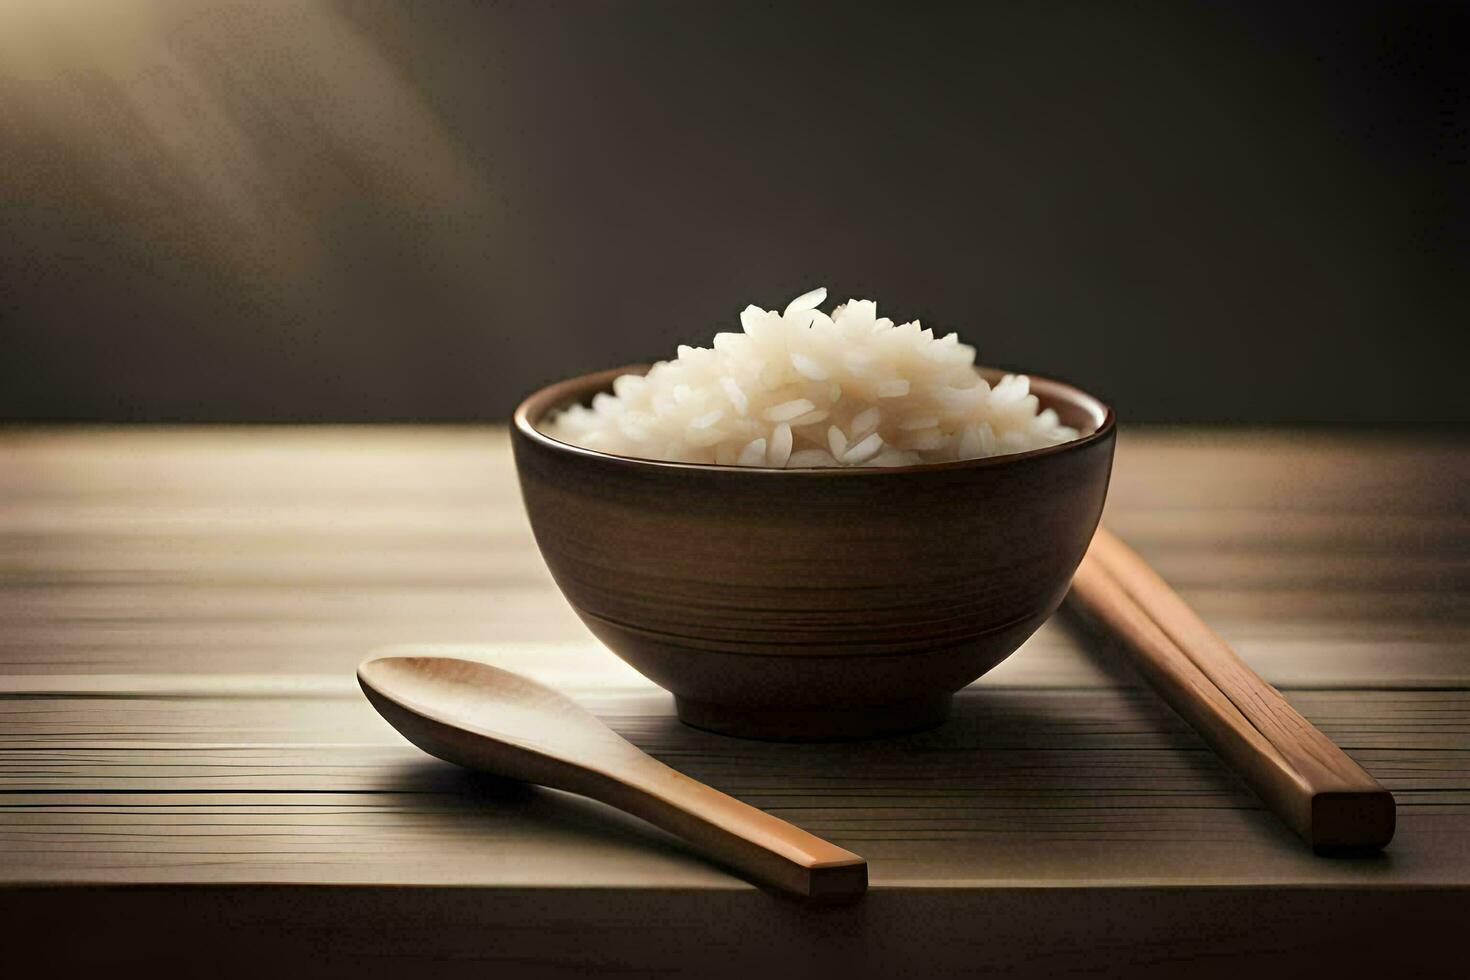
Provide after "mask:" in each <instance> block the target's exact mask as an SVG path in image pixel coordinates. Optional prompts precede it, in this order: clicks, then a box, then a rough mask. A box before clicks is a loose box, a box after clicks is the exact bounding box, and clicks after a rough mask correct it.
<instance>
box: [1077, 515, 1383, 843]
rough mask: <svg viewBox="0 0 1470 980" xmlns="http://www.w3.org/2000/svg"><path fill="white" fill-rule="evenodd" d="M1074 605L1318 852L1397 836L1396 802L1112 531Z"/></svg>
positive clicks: (1086, 571) (1080, 575) (1097, 549)
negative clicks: (1114, 641) (1115, 642)
mask: <svg viewBox="0 0 1470 980" xmlns="http://www.w3.org/2000/svg"><path fill="white" fill-rule="evenodd" d="M1069 600H1070V601H1071V602H1072V603H1073V604H1074V605H1075V606H1077V607H1078V608H1080V609H1081V611H1082V612H1083V613H1084V614H1085V615H1086V616H1087V617H1088V618H1090V619H1092V620H1093V621H1095V622H1097V623H1098V624H1100V625H1101V626H1102V627H1104V628H1105V629H1106V630H1107V631H1108V632H1110V633H1111V634H1113V635H1114V636H1115V637H1116V638H1117V639H1118V640H1120V641H1121V644H1120V646H1121V648H1122V649H1123V650H1124V651H1125V652H1126V653H1127V654H1129V656H1130V659H1131V660H1132V662H1133V664H1134V666H1135V667H1136V668H1138V670H1139V672H1140V673H1141V674H1142V675H1143V677H1144V679H1145V680H1147V681H1148V682H1149V684H1150V685H1151V686H1152V687H1153V688H1154V689H1155V690H1156V691H1157V692H1158V693H1159V695H1160V696H1161V697H1162V698H1163V699H1164V701H1165V702H1167V703H1168V705H1169V706H1170V707H1171V708H1173V709H1174V710H1175V711H1176V712H1177V713H1178V714H1179V715H1180V716H1181V717H1182V718H1184V720H1185V721H1187V722H1189V724H1190V725H1191V726H1192V727H1193V728H1194V729H1195V731H1197V732H1199V734H1200V735H1201V736H1202V737H1203V738H1204V739H1205V741H1206V742H1208V743H1209V744H1210V745H1211V747H1212V748H1214V750H1215V751H1216V753H1218V754H1219V755H1220V757H1221V758H1222V759H1223V760H1224V761H1225V762H1226V763H1227V764H1228V765H1230V766H1231V767H1232V768H1233V769H1234V770H1235V771H1236V772H1237V773H1239V774H1240V776H1241V777H1242V778H1243V779H1245V781H1246V782H1247V783H1248V784H1249V785H1250V787H1251V789H1253V790H1254V791H1255V792H1256V795H1257V796H1259V797H1260V798H1261V800H1262V801H1263V802H1265V803H1266V805H1267V806H1269V807H1270V808H1271V809H1272V810H1274V811H1276V813H1277V815H1279V816H1280V817H1281V819H1282V820H1284V821H1286V823H1287V825H1288V826H1290V827H1291V828H1292V829H1293V830H1295V831H1296V832H1297V833H1298V834H1299V835H1301V837H1302V838H1303V839H1304V840H1306V841H1307V843H1308V844H1310V845H1311V846H1312V848H1313V850H1316V851H1318V852H1323V853H1327V852H1338V851H1371V850H1377V849H1379V848H1382V847H1383V846H1384V845H1386V844H1387V843H1388V842H1389V840H1390V839H1392V837H1393V830H1394V801H1393V796H1392V794H1390V793H1389V792H1388V791H1387V790H1386V789H1384V788H1383V787H1382V786H1381V785H1379V783H1378V782H1377V780H1375V779H1374V778H1373V777H1372V776H1370V775H1368V773H1366V772H1364V771H1363V768H1362V767H1361V766H1359V765H1358V764H1357V763H1356V762H1354V761H1353V760H1352V759H1350V758H1348V756H1347V755H1346V754H1345V753H1344V752H1343V751H1342V749H1340V748H1338V747H1337V746H1336V745H1335V744H1334V743H1333V742H1332V740H1331V739H1329V738H1328V737H1327V736H1326V735H1324V734H1322V732H1321V731H1319V730H1318V729H1317V728H1316V727H1315V726H1313V725H1312V723H1311V722H1309V721H1307V719H1305V718H1303V717H1302V716H1301V714H1299V713H1298V712H1297V710H1296V709H1295V708H1293V707H1292V706H1291V705H1290V704H1289V703H1288V702H1287V701H1286V699H1285V698H1284V697H1282V696H1281V692H1280V691H1278V690H1276V689H1275V688H1274V687H1272V686H1271V685H1270V684H1267V683H1266V682H1265V681H1264V680H1262V679H1261V677H1260V675H1259V674H1257V673H1256V672H1255V671H1253V670H1251V669H1250V667H1248V666H1247V665H1246V664H1245V662H1244V661H1243V660H1241V659H1240V657H1239V656H1237V655H1236V653H1235V651H1234V650H1231V649H1230V647H1229V646H1228V645H1227V644H1226V643H1225V641H1224V640H1222V639H1221V638H1220V637H1219V635H1218V634H1216V633H1215V632H1214V631H1213V630H1211V629H1210V628H1209V626H1207V625H1206V624H1205V622H1204V621H1203V620H1202V619H1200V618H1199V616H1198V615H1197V614H1196V613H1195V612H1194V610H1193V609H1191V608H1190V607H1189V606H1188V604H1186V603H1185V601H1184V600H1183V599H1181V598H1180V597H1179V594H1178V593H1176V592H1175V591H1174V590H1173V589H1171V588H1170V587H1169V585H1168V583H1166V582H1165V581H1164V580H1163V579H1162V578H1160V577H1159V575H1158V574H1157V573H1156V572H1155V571H1154V570H1153V569H1152V568H1150V567H1149V566H1148V564H1147V563H1146V562H1145V561H1144V560H1143V559H1142V558H1140V557H1139V556H1138V555H1137V554H1136V553H1135V552H1134V551H1133V550H1132V549H1131V548H1129V547H1128V546H1127V545H1125V544H1124V543H1123V542H1122V541H1120V540H1118V538H1116V537H1115V536H1114V535H1113V534H1111V533H1110V532H1109V531H1107V530H1106V529H1105V528H1098V531H1097V534H1096V536H1094V538H1093V541H1092V547H1091V548H1089V549H1088V552H1087V555H1086V556H1085V557H1084V558H1083V560H1082V565H1081V567H1079V568H1078V570H1077V574H1076V576H1075V577H1074V578H1073V580H1072V591H1071V593H1070V595H1069Z"/></svg>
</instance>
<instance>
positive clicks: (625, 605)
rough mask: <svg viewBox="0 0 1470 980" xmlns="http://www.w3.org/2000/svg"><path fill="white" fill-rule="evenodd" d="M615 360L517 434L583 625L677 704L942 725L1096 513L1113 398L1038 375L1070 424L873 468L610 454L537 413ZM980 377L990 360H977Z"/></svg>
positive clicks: (811, 723) (552, 553) (544, 541)
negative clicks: (1069, 432)
mask: <svg viewBox="0 0 1470 980" xmlns="http://www.w3.org/2000/svg"><path fill="white" fill-rule="evenodd" d="M643 370H646V367H644V366H633V367H627V368H618V369H615V370H612V371H603V372H600V373H598V374H590V375H586V376H584V377H580V378H573V379H571V380H569V381H563V382H561V383H559V384H554V385H551V386H550V387H547V388H544V389H542V390H541V391H538V392H536V393H535V394H533V395H531V396H530V397H529V398H527V399H526V400H525V401H524V402H522V403H521V405H520V407H519V408H518V409H517V410H516V413H515V420H514V422H515V424H514V426H513V427H512V430H511V440H512V446H513V448H514V451H515V459H516V468H517V471H518V473H519V476H520V483H521V494H522V497H523V498H524V500H525V505H526V512H527V514H528V515H529V517H530V521H531V528H532V530H533V531H534V532H535V535H536V541H537V544H538V545H539V546H540V549H541V554H542V557H543V558H545V560H546V564H547V567H548V568H550V570H551V574H552V577H553V578H554V579H555V580H556V583H557V585H558V586H559V587H560V588H561V590H562V593H563V594H564V595H565V596H566V598H567V600H568V601H569V602H570V603H571V605H572V608H573V609H575V610H576V611H577V614H578V615H579V616H581V618H582V620H583V622H585V623H586V624H587V626H588V628H589V629H590V630H591V631H592V632H593V633H594V634H595V635H596V636H597V637H598V639H600V640H602V642H603V643H605V644H606V645H607V646H608V647H609V648H611V649H612V650H613V652H614V653H616V654H617V655H618V656H620V657H622V658H623V659H624V660H626V661H627V662H628V663H629V664H631V665H632V666H633V667H635V668H636V669H638V670H639V671H641V672H642V673H643V674H644V675H645V676H647V677H648V678H650V679H651V680H653V681H654V682H655V683H657V684H659V685H660V686H662V687H664V688H666V689H667V690H669V691H672V692H673V694H674V696H675V702H676V705H677V708H678V712H679V717H680V718H682V719H683V720H684V721H685V722H687V723H689V724H692V725H696V726H698V727H701V728H708V729H711V730H713V731H718V732H723V733H726V734H731V735H743V736H750V737H760V738H798V739H799V738H812V739H819V738H849V737H857V736H868V735H880V734H886V733H891V732H898V731H906V730H913V729H917V728H924V727H928V726H932V725H936V724H938V723H940V722H941V721H943V720H944V718H945V716H946V714H947V712H948V708H949V702H950V696H951V694H952V693H953V692H954V691H957V690H959V689H960V688H962V687H964V686H965V685H966V684H968V683H970V682H971V681H973V680H974V679H975V678H977V677H979V676H980V675H981V674H983V673H985V672H986V671H987V670H989V669H990V668H991V667H993V666H995V665H996V664H997V663H999V662H1000V661H1001V660H1003V659H1005V658H1006V657H1007V656H1009V655H1010V654H1011V652H1012V651H1014V650H1015V649H1016V648H1017V647H1018V646H1020V645H1021V643H1022V642H1023V641H1025V639H1026V638H1027V637H1028V636H1030V635H1031V634H1032V633H1033V632H1034V631H1035V630H1036V628H1037V627H1039V626H1040V625H1041V624H1042V623H1043V622H1044V621H1045V620H1046V618H1047V617H1048V616H1050V615H1051V613H1052V612H1053V611H1054V610H1055V609H1056V607H1057V606H1058V604H1060V603H1061V601H1062V598H1063V596H1064V595H1065V594H1066V591H1067V586H1068V584H1069V583H1070V581H1071V579H1072V573H1073V572H1075V571H1076V569H1077V565H1078V563H1079V562H1080V561H1081V560H1082V555H1083V553H1084V552H1085V551H1086V550H1087V545H1088V543H1089V541H1091V539H1092V534H1093V531H1094V530H1095V529H1096V528H1097V523H1098V519H1099V517H1100V516H1101V514H1102V507H1103V499H1104V497H1105V496H1106V493H1107V486H1108V477H1109V475H1110V473H1111V470H1112V460H1113V444H1114V441H1115V429H1114V424H1113V413H1112V412H1111V410H1109V409H1108V408H1107V406H1105V405H1103V404H1102V403H1101V402H1099V401H1098V400H1097V399H1095V398H1093V397H1091V396H1090V395H1087V394H1086V393H1084V392H1082V391H1080V390H1078V389H1076V388H1074V387H1072V386H1070V385H1066V384H1062V383H1061V382H1057V381H1049V380H1047V379H1045V378H1038V377H1035V376H1032V379H1031V388H1032V391H1033V392H1034V393H1035V394H1036V395H1037V397H1038V399H1039V400H1040V402H1041V405H1042V407H1044V408H1052V409H1055V410H1056V412H1057V414H1058V416H1059V417H1060V418H1061V421H1062V422H1063V423H1064V424H1066V425H1070V426H1072V427H1073V428H1076V429H1077V430H1078V431H1079V432H1080V433H1081V435H1080V436H1079V438H1077V439H1074V440H1072V441H1070V442H1066V443H1062V444H1061V445H1057V446H1052V447H1049V448H1046V449H1038V450H1033V451H1031V452H1024V453H1014V454H1011V455H1006V456H992V457H988V458H985V459H975V460H967V461H964V462H957V463H934V464H927V465H921V466H906V467H895V468H891V469H879V468H872V467H850V468H839V467H832V468H825V469H805V470H787V469H767V468H760V467H743V466H713V465H698V464H690V463H671V462H664V461H659V460H648V459H635V458H630V457H625V456H613V455H610V454H607V453H601V452H597V451H595V450H590V449H584V448H581V447H579V446H573V445H569V444H567V443H564V442H560V441H558V440H556V439H553V438H551V437H550V436H548V435H546V434H545V433H544V432H542V431H541V430H540V428H538V426H539V424H540V423H541V421H542V420H543V419H545V418H546V417H547V416H548V415H549V414H550V413H552V412H554V411H555V410H557V409H559V408H563V407H566V406H567V405H570V404H572V403H577V402H580V403H585V402H588V401H589V400H590V399H591V398H592V396H593V395H595V394H596V393H598V392H600V391H605V390H608V389H609V388H610V387H611V385H612V382H613V379H614V378H616V377H617V376H618V375H620V374H625V373H640V372H641V371H643ZM977 370H978V371H979V372H980V374H981V376H982V377H985V378H986V379H987V380H989V381H991V382H992V383H994V382H996V381H998V380H999V379H1000V377H1001V375H1002V373H1003V372H1001V371H998V370H995V369H990V368H979V369H977Z"/></svg>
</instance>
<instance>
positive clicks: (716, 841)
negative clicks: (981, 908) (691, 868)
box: [357, 656, 868, 902]
mask: <svg viewBox="0 0 1470 980" xmlns="http://www.w3.org/2000/svg"><path fill="white" fill-rule="evenodd" d="M357 680H358V683H359V684H360V685H361V686H362V691H363V694H365V695H367V699H368V701H369V702H371V703H372V706H373V707H374V708H376V709H377V711H378V714H380V715H382V716H383V718H384V720H385V721H387V722H388V723H389V724H391V725H392V726H393V727H394V728H396V729H397V730H398V731H399V733H400V734H402V735H403V736H404V737H405V738H407V739H408V740H409V741H410V742H412V743H413V744H414V745H417V746H418V747H419V748H421V749H423V750H424V751H425V752H428V753H429V754H430V755H433V756H436V757H438V758H440V759H443V760H445V761H446V762H453V763H455V764H456V765H460V766H464V767H465V768H467V769H471V770H474V771H476V772H483V773H488V774H490V775H493V776H499V777H502V778H506V779H512V780H517V781H520V782H523V783H529V784H531V785H534V786H546V787H549V788H552V789H559V790H564V791H566V792H569V793H576V794H577V795H579V796H585V797H587V798H588V799H593V800H597V801H599V802H601V803H606V804H607V805H608V806H611V807H613V808H615V809H618V810H622V811H624V812H626V813H630V814H632V815H634V816H637V817H641V818H642V819H644V820H647V821H648V822H649V823H651V824H653V825H654V826H655V827H660V828H662V829H664V830H667V831H668V832H669V833H671V834H675V835H677V836H679V837H681V838H683V839H684V840H686V841H688V842H690V843H691V844H693V845H694V846H695V847H696V848H698V849H700V850H701V851H703V852H704V853H705V854H707V855H710V856H711V857H713V858H714V859H715V860H717V861H719V862H721V863H723V864H726V865H728V866H730V867H732V868H734V869H736V870H738V871H739V872H741V873H743V874H745V875H747V876H749V877H750V878H751V879H753V880H754V881H757V882H760V883H763V884H767V885H771V886H773V887H776V888H779V889H781V890H783V891H785V892H786V893H788V894H791V895H796V896H799V897H801V898H805V899H809V900H812V901H822V902H843V901H853V900H856V899H857V898H859V897H861V896H862V894H863V892H864V891H866V890H867V887H868V865H867V863H866V862H865V861H864V860H863V859H862V858H861V857H859V856H857V855H856V854H853V853H852V852H851V851H846V850H843V849H842V848H840V847H837V846H835V845H833V844H831V843H829V842H827V841H824V840H822V839H821V838H819V837H816V836H814V835H813V834H809V833H807V832H806V831H804V830H802V829H801V828H800V827H796V826H794V825H792V824H790V823H787V822H786V821H784V820H780V819H778V818H776V817H773V816H771V815H770V814H769V813H766V812H764V811H762V810H758V809H756V808H755V807H752V806H750V805H749V804H747V803H741V802H740V801H739V800H737V799H734V798H733V797H731V796H727V795H726V794H724V793H721V792H720V791H719V790H716V789H714V788H712V787H710V786H707V785H705V784H704V783H701V782H699V781H698V780H695V779H691V778H690V777H689V776H687V775H685V774H684V773H681V772H679V771H678V770H676V769H673V768H671V767H669V766H666V765H664V764H663V763H661V762H659V761H658V760H657V759H654V758H653V757H652V756H650V755H648V753H646V752H643V751H642V750H641V749H639V748H638V747H637V746H635V745H634V744H633V743H632V742H629V741H628V740H627V739H625V738H623V737H622V736H620V735H618V734H617V733H616V732H614V731H613V730H612V729H611V728H609V727H608V726H607V725H606V724H605V723H604V722H602V721H601V720H599V719H598V718H597V717H596V716H594V715H593V714H592V713H591V712H589V711H588V710H587V709H586V708H583V707H582V706H581V705H579V704H577V703H576V702H575V701H573V700H571V699H570V698H568V697H567V696H566V695H564V694H562V693H560V692H559V691H556V690H554V689H552V688H549V687H546V686H545V685H543V684H538V683H536V682H535V681H533V680H531V679H530V678H528V677H526V676H525V675H524V674H517V673H514V672H512V671H508V670H503V669H501V668H498V667H492V666H490V665H489V664H485V663H481V662H479V661H475V660H466V659H463V658H460V657H415V656H386V657H374V658H372V659H371V660H368V661H367V662H365V663H363V664H362V665H361V666H360V667H358V668H357Z"/></svg>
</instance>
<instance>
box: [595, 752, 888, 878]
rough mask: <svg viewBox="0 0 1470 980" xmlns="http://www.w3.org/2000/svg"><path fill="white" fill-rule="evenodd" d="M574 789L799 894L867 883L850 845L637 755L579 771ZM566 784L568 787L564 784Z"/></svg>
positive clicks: (862, 865)
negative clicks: (622, 762) (844, 846)
mask: <svg viewBox="0 0 1470 980" xmlns="http://www.w3.org/2000/svg"><path fill="white" fill-rule="evenodd" d="M580 772H581V774H583V776H584V777H586V778H579V779H577V780H576V781H577V782H578V783H579V784H580V785H577V786H576V787H575V790H576V791H577V792H579V793H581V794H582V795H584V796H589V797H592V798H593V799H597V800H601V801H602V802H603V803H607V804H608V805H610V806H614V807H617V808H618V809H619V810H623V811H625V812H627V813H631V814H633V815H634V816H637V817H641V818H643V819H644V820H647V821H648V822H649V823H651V824H653V825H655V826H657V827H661V828H663V829H664V830H667V831H668V832H669V833H672V834H675V835H677V836H679V837H682V838H684V839H685V840H687V841H689V842H690V843H692V844H694V845H696V846H697V847H699V848H700V849H701V850H703V851H705V852H706V853H708V854H709V855H710V856H712V857H714V858H715V859H716V860H719V861H722V862H723V863H725V864H727V865H729V866H730V867H732V868H735V869H738V870H740V871H742V872H744V873H745V874H747V875H749V876H750V877H752V878H754V879H756V880H758V881H761V882H764V883H766V884H769V885H773V886H775V887H777V888H780V889H782V890H783V891H788V892H791V893H793V894H796V895H799V896H801V897H803V898H808V899H813V900H816V901H828V902H840V901H845V900H850V899H854V898H857V897H858V896H860V895H862V894H863V892H864V891H866V890H867V887H868V864H867V862H866V861H865V860H864V859H863V858H861V857H859V856H858V855H856V854H853V853H852V852H851V851H847V850H844V849H842V848H840V847H838V846H837V845H836V844H832V843H829V842H827V841H825V840H822V838H820V837H817V836H815V835H813V834H809V833H807V832H806V831H804V830H802V829H801V828H800V827H796V826H793V825H792V824H789V823H787V822H786V821H784V820H781V819H779V818H777V817H773V816H771V815H770V814H769V813H766V812H765V811H763V810H758V809H756V808H755V807H753V806H750V805H748V804H745V803H742V802H740V801H739V800H737V799H735V798H734V797H732V796H727V795H725V794H724V793H721V792H720V791H719V790H717V789H714V788H713V787H710V786H706V785H705V784H704V783H701V782H699V781H698V780H694V779H691V778H689V777H688V776H686V775H684V774H683V773H681V772H679V771H677V770H675V769H671V768H669V767H668V766H666V765H664V764H663V763H661V762H659V761H658V760H657V759H654V758H652V757H651V756H647V755H642V754H641V753H640V755H639V756H638V757H636V758H635V759H632V760H630V761H629V762H628V763H627V764H626V765H621V766H618V767H616V768H615V769H612V770H610V771H605V772H604V771H593V770H586V769H583V770H581V771H580ZM568 788H571V787H568Z"/></svg>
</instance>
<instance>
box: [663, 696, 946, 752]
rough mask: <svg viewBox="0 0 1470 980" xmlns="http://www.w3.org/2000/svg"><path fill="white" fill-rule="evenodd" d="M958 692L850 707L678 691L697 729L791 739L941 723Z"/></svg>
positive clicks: (865, 734)
mask: <svg viewBox="0 0 1470 980" xmlns="http://www.w3.org/2000/svg"><path fill="white" fill-rule="evenodd" d="M951 697H953V695H950V694H939V695H931V696H929V697H923V698H916V699H914V700H912V701H895V702H892V703H889V704H870V705H855V706H852V707H846V708H787V709H770V708H752V707H748V706H742V705H731V704H711V703H709V702H707V701H691V700H689V699H688V698H681V697H678V696H675V698H674V706H675V707H676V708H677V709H678V712H679V720H680V721H682V722H683V723H684V724H686V725H690V726H692V727H694V728H703V729H705V730H706V731H711V732H716V733H718V734H720V735H734V736H736V737H737V738H760V739H769V740H775V741H790V742H820V741H837V740H841V739H853V738H874V737H876V736H879V735H898V734H900V733H903V732H915V731H920V730H921V729H925V728H933V727H935V726H936V725H941V724H943V723H944V720H945V719H946V718H948V717H949V703H950V699H951Z"/></svg>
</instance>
